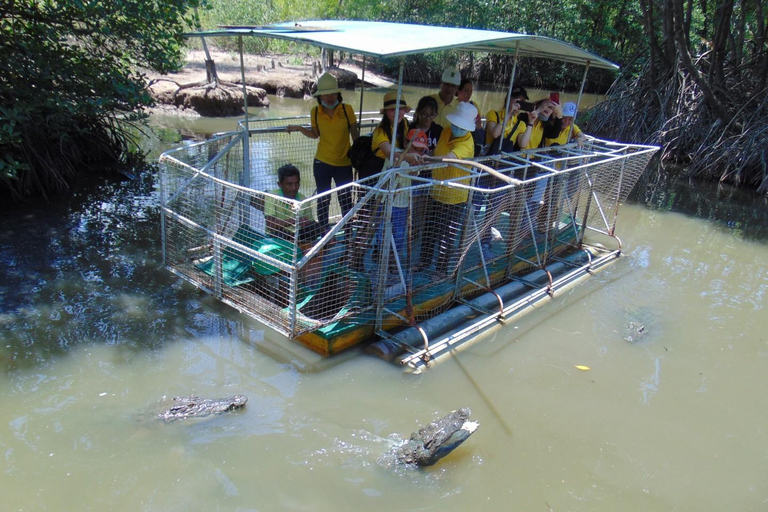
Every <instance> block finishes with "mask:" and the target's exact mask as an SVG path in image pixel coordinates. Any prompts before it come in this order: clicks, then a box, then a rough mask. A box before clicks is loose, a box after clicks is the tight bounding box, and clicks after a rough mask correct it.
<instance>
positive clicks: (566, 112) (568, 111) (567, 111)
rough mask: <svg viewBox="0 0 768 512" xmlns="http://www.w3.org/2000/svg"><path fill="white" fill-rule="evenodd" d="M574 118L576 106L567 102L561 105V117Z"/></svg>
mask: <svg viewBox="0 0 768 512" xmlns="http://www.w3.org/2000/svg"><path fill="white" fill-rule="evenodd" d="M575 116H576V104H575V103H573V102H570V101H569V102H568V103H566V104H565V105H563V117H575Z"/></svg>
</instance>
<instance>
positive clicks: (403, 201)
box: [389, 129, 429, 275]
mask: <svg viewBox="0 0 768 512" xmlns="http://www.w3.org/2000/svg"><path fill="white" fill-rule="evenodd" d="M407 140H408V145H407V150H406V154H408V153H413V154H415V155H419V156H421V155H424V154H425V153H426V152H427V151H428V150H429V141H428V140H427V135H426V134H425V133H424V132H423V131H421V130H416V129H412V130H410V131H409V132H408V135H407ZM400 167H401V168H404V170H403V171H398V175H397V178H395V193H394V195H393V197H392V215H391V217H390V220H391V225H392V238H393V241H394V244H395V248H396V249H397V255H398V258H399V259H400V264H401V265H404V266H405V274H406V275H407V274H408V269H409V268H410V261H407V258H408V255H409V253H410V251H408V250H407V245H406V244H407V242H408V212H409V210H410V207H411V204H412V202H413V201H414V200H415V199H416V198H415V197H411V192H412V191H411V189H410V187H411V185H412V183H413V182H412V180H411V178H410V176H409V171H407V170H405V169H406V168H407V167H409V164H408V163H407V161H405V162H402V163H401V165H400ZM389 268H390V273H394V271H395V270H396V265H395V262H394V258H390V260H389Z"/></svg>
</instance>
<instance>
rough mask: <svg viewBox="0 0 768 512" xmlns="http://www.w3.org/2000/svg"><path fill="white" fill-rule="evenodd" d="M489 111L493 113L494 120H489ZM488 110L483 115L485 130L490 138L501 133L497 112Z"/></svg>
mask: <svg viewBox="0 0 768 512" xmlns="http://www.w3.org/2000/svg"><path fill="white" fill-rule="evenodd" d="M491 112H493V113H494V117H495V120H493V121H491V116H490V114H491ZM491 112H488V114H486V116H485V132H486V133H489V134H490V135H491V139H495V138H496V137H498V136H499V135H501V119H499V118H498V115H499V114H498V113H497V112H496V111H494V110H492V111H491Z"/></svg>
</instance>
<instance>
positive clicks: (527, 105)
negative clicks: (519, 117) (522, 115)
mask: <svg viewBox="0 0 768 512" xmlns="http://www.w3.org/2000/svg"><path fill="white" fill-rule="evenodd" d="M518 103H519V105H520V110H522V111H523V112H533V109H534V107H535V105H534V104H533V103H531V102H529V101H519V102H518Z"/></svg>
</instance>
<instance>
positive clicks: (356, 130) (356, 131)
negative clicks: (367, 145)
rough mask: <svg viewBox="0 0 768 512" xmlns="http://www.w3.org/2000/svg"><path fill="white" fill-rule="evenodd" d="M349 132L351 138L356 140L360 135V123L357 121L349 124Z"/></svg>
mask: <svg viewBox="0 0 768 512" xmlns="http://www.w3.org/2000/svg"><path fill="white" fill-rule="evenodd" d="M349 134H350V135H351V136H352V140H353V141H356V140H357V138H358V137H360V125H359V124H357V123H355V124H353V125H350V127H349Z"/></svg>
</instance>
